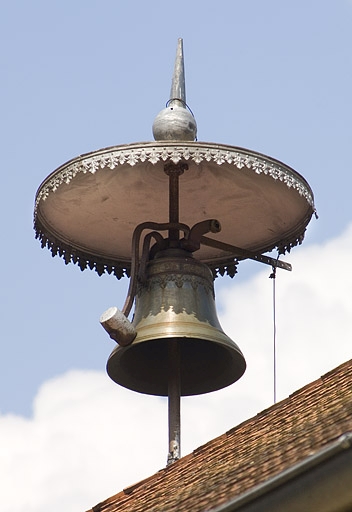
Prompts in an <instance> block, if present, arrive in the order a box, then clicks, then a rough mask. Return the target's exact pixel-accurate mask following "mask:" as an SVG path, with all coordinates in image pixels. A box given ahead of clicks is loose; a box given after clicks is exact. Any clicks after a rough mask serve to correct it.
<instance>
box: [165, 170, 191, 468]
mask: <svg viewBox="0 0 352 512" xmlns="http://www.w3.org/2000/svg"><path fill="white" fill-rule="evenodd" d="M186 169H188V165H187V164H185V163H183V162H181V163H179V164H172V163H171V164H167V165H165V167H164V171H165V173H166V174H167V175H168V176H169V222H170V223H178V222H179V177H180V175H181V174H183V172H184V171H185V170H186ZM179 238H180V236H179V230H178V229H169V247H178V241H179ZM168 379H169V380H168V420H169V453H168V456H167V464H168V465H169V464H172V463H173V462H175V461H176V460H178V459H179V458H180V456H181V448H180V446H181V445H180V437H181V377H180V346H179V341H178V339H170V340H169V341H168Z"/></svg>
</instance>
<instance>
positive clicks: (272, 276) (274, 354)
mask: <svg viewBox="0 0 352 512" xmlns="http://www.w3.org/2000/svg"><path fill="white" fill-rule="evenodd" d="M279 256H280V254H278V255H277V258H276V264H275V265H273V267H272V268H273V271H272V273H271V274H270V276H269V277H270V278H271V279H272V280H273V345H274V346H273V367H274V404H276V387H277V386H276V269H277V261H278V259H279Z"/></svg>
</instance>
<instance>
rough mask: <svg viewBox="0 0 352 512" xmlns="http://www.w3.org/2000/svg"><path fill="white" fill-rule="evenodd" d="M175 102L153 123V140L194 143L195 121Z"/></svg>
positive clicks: (162, 111) (195, 135)
mask: <svg viewBox="0 0 352 512" xmlns="http://www.w3.org/2000/svg"><path fill="white" fill-rule="evenodd" d="M176 101H177V100H176ZM176 101H174V102H172V104H170V105H169V106H168V107H166V108H164V109H163V110H161V111H160V112H159V114H158V115H157V116H156V118H155V120H154V123H153V136H154V139H155V140H184V141H194V140H195V139H196V137H197V123H196V120H195V119H194V117H193V116H192V114H191V113H190V112H189V111H188V110H187V109H186V108H184V107H183V106H182V107H180V106H178V105H176Z"/></svg>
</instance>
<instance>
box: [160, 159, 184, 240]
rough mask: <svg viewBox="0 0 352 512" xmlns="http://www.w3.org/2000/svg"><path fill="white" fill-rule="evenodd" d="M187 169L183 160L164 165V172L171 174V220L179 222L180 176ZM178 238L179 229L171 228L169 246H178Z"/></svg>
mask: <svg viewBox="0 0 352 512" xmlns="http://www.w3.org/2000/svg"><path fill="white" fill-rule="evenodd" d="M187 169H188V165H187V164H185V163H183V162H180V163H178V164H173V163H168V164H165V166H164V172H165V174H167V175H168V176H169V222H173V223H178V222H179V177H180V176H181V174H183V172H184V171H185V170H187ZM178 240H179V230H178V229H169V246H170V247H177V246H178Z"/></svg>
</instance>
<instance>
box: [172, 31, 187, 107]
mask: <svg viewBox="0 0 352 512" xmlns="http://www.w3.org/2000/svg"><path fill="white" fill-rule="evenodd" d="M175 100H181V101H177V104H178V106H180V107H185V106H186V84H185V64H184V58H183V39H181V38H179V40H178V42H177V50H176V59H175V67H174V74H173V77H172V83H171V90H170V101H169V105H170V104H171V103H174V102H175V103H176V101H175Z"/></svg>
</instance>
